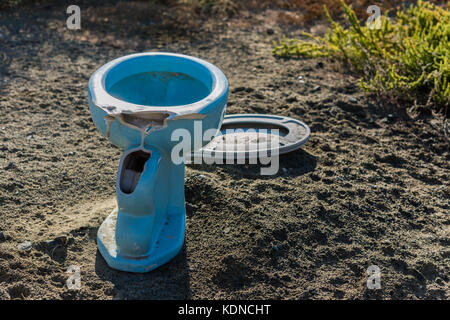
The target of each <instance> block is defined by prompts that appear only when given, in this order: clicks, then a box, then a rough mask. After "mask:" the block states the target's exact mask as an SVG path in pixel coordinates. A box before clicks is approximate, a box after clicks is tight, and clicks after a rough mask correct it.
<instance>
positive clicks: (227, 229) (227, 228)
mask: <svg viewBox="0 0 450 320" xmlns="http://www.w3.org/2000/svg"><path fill="white" fill-rule="evenodd" d="M230 231H231V229H230V227H226V228H225V229H223V233H228V232H230Z"/></svg>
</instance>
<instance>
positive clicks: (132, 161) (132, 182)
mask: <svg viewBox="0 0 450 320" xmlns="http://www.w3.org/2000/svg"><path fill="white" fill-rule="evenodd" d="M150 156H151V155H150V153H148V152H145V151H142V150H139V151H135V152H132V153H130V154H129V155H127V156H126V158H125V159H124V163H123V166H122V173H121V175H120V183H119V185H120V190H121V191H122V192H123V193H126V194H130V193H133V191H134V189H136V186H137V184H138V182H139V179H140V177H141V174H142V172H143V171H144V166H145V163H146V162H147V161H148V159H150Z"/></svg>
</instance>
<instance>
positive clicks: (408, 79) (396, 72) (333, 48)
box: [273, 0, 450, 109]
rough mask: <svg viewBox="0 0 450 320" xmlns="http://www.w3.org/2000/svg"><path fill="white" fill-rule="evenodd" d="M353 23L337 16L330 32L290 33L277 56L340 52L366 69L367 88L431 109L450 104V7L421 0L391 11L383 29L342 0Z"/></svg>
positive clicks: (278, 47) (277, 49)
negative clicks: (365, 21)
mask: <svg viewBox="0 0 450 320" xmlns="http://www.w3.org/2000/svg"><path fill="white" fill-rule="evenodd" d="M342 6H343V9H344V11H345V17H346V20H347V22H348V25H349V27H348V28H344V27H343V26H342V25H340V24H339V23H337V22H335V21H333V19H332V18H331V16H330V14H329V13H328V11H327V9H326V7H325V12H326V14H327V16H328V19H329V21H330V23H331V28H330V30H329V31H328V32H327V34H326V35H325V36H324V37H317V36H314V35H312V34H308V33H304V35H305V36H307V37H309V38H310V39H311V40H308V41H305V40H300V39H287V38H284V39H283V40H282V41H281V42H280V43H274V49H273V53H274V54H275V55H277V56H283V57H290V56H305V57H321V56H326V57H330V56H335V57H339V58H341V59H342V60H344V61H346V62H349V63H350V64H351V65H352V66H354V67H355V68H356V70H357V71H358V72H360V73H362V75H363V76H362V78H361V79H360V82H359V84H360V86H361V88H363V89H364V90H366V91H372V92H379V93H390V94H393V95H395V96H397V97H401V98H402V99H406V100H409V101H414V102H415V103H416V104H418V105H420V106H423V107H426V108H428V109H430V108H434V107H436V108H437V109H438V108H439V109H440V108H446V109H447V108H448V105H449V101H450V98H449V97H450V12H449V10H448V9H447V8H448V5H447V8H441V7H439V6H436V5H434V4H431V3H428V2H423V1H421V0H419V1H418V2H417V4H416V5H413V6H411V7H410V8H408V9H403V10H399V11H397V13H396V16H395V18H394V19H390V18H388V16H387V13H386V14H385V15H384V16H381V17H380V18H379V19H380V21H379V28H370V27H369V25H364V26H361V24H360V22H359V21H358V19H357V17H356V14H355V12H354V11H353V9H352V7H351V6H348V5H347V4H346V3H345V2H344V1H342Z"/></svg>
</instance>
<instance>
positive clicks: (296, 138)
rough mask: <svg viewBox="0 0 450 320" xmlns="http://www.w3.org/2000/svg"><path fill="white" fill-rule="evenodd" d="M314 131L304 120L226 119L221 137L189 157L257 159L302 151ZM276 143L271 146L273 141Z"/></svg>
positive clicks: (237, 116) (248, 116) (241, 116)
mask: <svg viewBox="0 0 450 320" xmlns="http://www.w3.org/2000/svg"><path fill="white" fill-rule="evenodd" d="M309 136H310V129H309V127H308V126H307V125H306V124H305V123H303V122H302V121H300V120H297V119H293V118H289V117H282V116H276V115H264V114H233V115H226V116H225V118H224V121H223V123H222V126H221V128H220V131H219V133H218V134H217V136H216V137H215V138H214V139H213V140H212V141H211V142H210V143H209V144H208V145H206V146H205V147H203V148H202V149H200V150H198V151H197V152H195V153H194V154H193V157H192V156H188V157H187V160H191V161H192V160H194V159H202V158H203V159H204V160H205V159H209V160H211V159H218V158H222V159H230V158H231V159H238V158H241V159H242V158H245V159H255V158H260V157H261V155H262V154H265V153H264V152H266V153H267V154H268V155H269V156H270V155H274V154H285V153H288V152H291V151H294V150H297V149H299V148H300V147H301V146H303V145H304V144H305V143H306V142H307V141H308V139H309ZM272 139H274V140H273V142H271V140H272Z"/></svg>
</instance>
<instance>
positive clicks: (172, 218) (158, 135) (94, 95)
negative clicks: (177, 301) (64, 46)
mask: <svg viewBox="0 0 450 320" xmlns="http://www.w3.org/2000/svg"><path fill="white" fill-rule="evenodd" d="M227 98H228V82H227V79H226V77H225V75H224V74H223V73H222V72H221V71H220V70H219V69H218V68H217V67H215V66H214V65H212V64H210V63H208V62H206V61H203V60H201V59H198V58H194V57H190V56H186V55H180V54H172V53H159V52H152V53H140V54H133V55H129V56H125V57H121V58H118V59H115V60H113V61H111V62H109V63H107V64H105V65H104V66H102V67H100V68H99V69H98V70H97V71H95V72H94V74H93V75H92V76H91V79H90V80H89V108H90V112H91V116H92V119H93V121H94V123H95V125H96V127H97V129H98V130H99V131H100V133H101V134H102V135H104V136H105V137H107V138H108V139H109V140H110V141H111V142H112V143H113V144H114V145H116V146H117V147H119V148H120V149H122V150H124V153H123V155H122V157H121V159H120V163H119V169H118V171H117V178H116V198H117V208H116V209H115V210H114V211H113V212H112V213H111V214H110V215H109V216H108V217H107V218H106V220H105V221H104V222H103V223H102V225H101V226H100V228H99V230H98V235H97V244H98V248H99V251H100V253H101V254H102V256H103V257H104V258H105V260H106V262H107V263H108V265H109V266H110V267H112V268H115V269H118V270H123V271H130V272H148V271H151V270H153V269H155V268H157V267H158V266H160V265H162V264H164V263H166V262H168V261H169V260H170V259H172V258H173V257H174V256H175V255H176V254H177V253H178V252H179V250H180V249H181V247H182V245H183V241H184V232H185V199H184V161H181V162H180V161H174V159H173V152H172V151H173V149H174V147H175V146H177V145H178V144H179V140H177V139H174V133H175V132H177V130H182V132H188V133H189V135H188V137H189V139H190V140H191V141H189V143H188V144H187V145H188V146H190V147H189V150H187V152H193V151H195V150H197V149H200V148H201V147H203V146H205V145H206V144H208V143H209V141H210V140H211V139H212V137H213V136H214V134H213V135H212V136H211V134H209V135H204V133H205V132H207V131H208V130H209V132H213V133H214V132H216V133H217V132H218V129H219V128H220V126H221V123H222V121H223V118H224V115H225V109H226V104H227ZM196 135H197V137H196ZM198 136H200V137H201V138H200V139H198ZM208 136H209V138H208ZM175 137H177V135H175Z"/></svg>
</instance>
